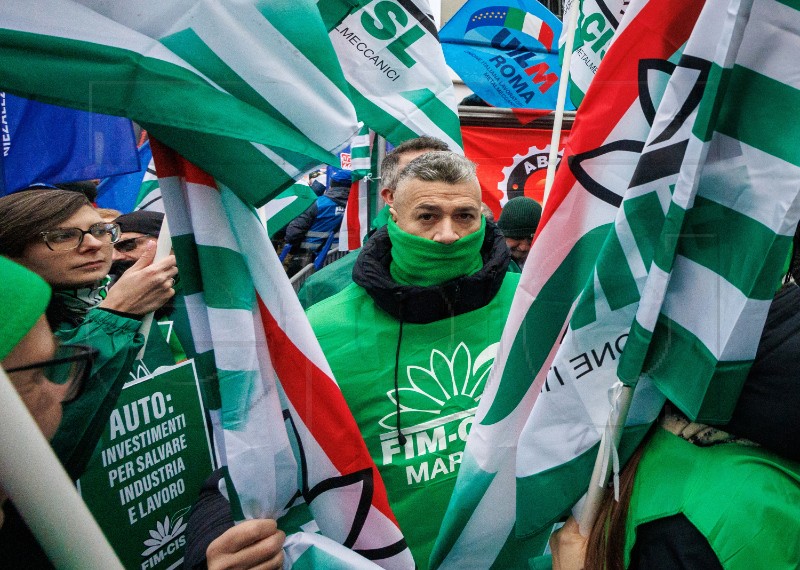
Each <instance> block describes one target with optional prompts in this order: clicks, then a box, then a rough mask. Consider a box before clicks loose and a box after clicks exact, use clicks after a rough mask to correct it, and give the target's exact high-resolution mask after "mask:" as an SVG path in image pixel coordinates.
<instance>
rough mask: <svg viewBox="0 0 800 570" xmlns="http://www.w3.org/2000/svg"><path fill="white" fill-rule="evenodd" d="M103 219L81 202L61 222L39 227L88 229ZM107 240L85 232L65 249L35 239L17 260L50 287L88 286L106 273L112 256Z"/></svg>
mask: <svg viewBox="0 0 800 570" xmlns="http://www.w3.org/2000/svg"><path fill="white" fill-rule="evenodd" d="M102 221H103V219H102V218H101V217H100V214H98V213H97V211H96V210H95V209H94V208H92V207H91V206H83V207H81V209H80V210H78V211H77V212H75V214H73V215H72V216H71V217H70V218H68V219H67V220H65V221H64V222H62V223H60V224H58V225H54V226H52V227H43V228H42V231H47V230H54V229H58V228H79V229H81V230H84V231H86V230H88V229H89V227H90V226H91V225H92V224H97V223H101V222H102ZM112 247H113V246H112V245H111V243H104V242H101V241H99V240H98V239H96V238H94V237H92V235H91V234H85V235H84V236H83V241H82V242H81V245H80V246H78V247H77V248H75V249H70V250H67V251H50V249H49V248H48V247H47V244H46V243H44V241H35V242H33V243H31V244H28V246H27V247H26V248H25V251H24V252H23V253H22V257H20V258H19V259H17V260H16V261H18V262H19V263H21V264H22V265H24V266H25V267H27V268H28V269H30V270H31V271H33V272H35V273H38V274H39V275H40V276H41V277H42V279H44V280H45V281H47V282H48V283H49V284H50V286H51V287H53V288H54V289H72V288H77V287H88V286H91V285H93V284H95V283H97V282H98V281H99V280H100V279H102V278H103V277H105V276H106V275H107V274H108V270H109V269H110V268H111V260H112V259H111V258H112Z"/></svg>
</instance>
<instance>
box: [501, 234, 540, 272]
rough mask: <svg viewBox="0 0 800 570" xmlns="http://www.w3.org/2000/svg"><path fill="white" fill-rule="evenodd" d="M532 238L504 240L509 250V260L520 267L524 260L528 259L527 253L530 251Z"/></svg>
mask: <svg viewBox="0 0 800 570" xmlns="http://www.w3.org/2000/svg"><path fill="white" fill-rule="evenodd" d="M532 241H533V238H523V239H516V238H510V237H507V238H506V245H507V246H508V249H510V250H511V259H513V260H514V261H516V262H517V265H519V266H520V267H522V266H523V265H524V264H525V260H526V259H527V258H528V253H529V252H530V250H531V242H532Z"/></svg>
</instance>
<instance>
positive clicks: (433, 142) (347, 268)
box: [297, 135, 450, 309]
mask: <svg viewBox="0 0 800 570" xmlns="http://www.w3.org/2000/svg"><path fill="white" fill-rule="evenodd" d="M435 150H450V149H449V148H448V147H447V143H446V142H444V141H443V140H440V139H437V138H436V137H430V136H427V135H426V136H421V137H417V138H415V139H410V140H407V141H405V142H403V143H401V144H399V145H397V146H396V147H395V148H394V149H392V151H391V152H389V153H387V154H386V156H385V157H384V158H383V161H381V169H380V181H381V192H380V194H381V198H382V199H383V200H384V202H387V203H388V202H389V200H391V196H392V195H393V194H394V191H395V187H396V186H397V176H398V175H399V174H400V171H401V170H403V168H405V167H406V165H407V164H408V163H409V162H411V161H412V160H414V159H415V158H417V157H418V156H420V155H421V154H425V153H426V152H431V151H435ZM388 210H389V206H386V207H384V208H383V209H381V211H380V212H378V215H377V216H375V219H374V220H373V221H372V225H371V227H370V230H371V233H372V232H374V231H375V230H378V229H380V228H382V227H383V226H385V225H386V223H387V222H388V221H389V211H388ZM360 251H361V250H360V249H356V250H353V251H351V252H350V253H348V254H347V255H345V256H344V257H342V258H341V259H338V260H336V261H335V262H333V263H331V264H330V265H327V266H325V267H323V268H322V269H320V270H319V271H317V272H316V273H314V274H312V275H311V276H310V277H309V278H308V279H306V281H305V283H303V286H302V287H300V290H299V291H298V292H297V296H298V298H299V299H300V304H301V305H302V306H303V308H304V309H308V308H309V307H310V306H311V305H313V304H315V303H319V302H320V301H322V300H323V299H327V298H328V297H330V296H332V295H335V294H336V293H338V292H339V291H341V290H342V289H344V288H345V287H347V286H348V285H350V283H352V282H353V266H354V265H355V263H356V258H357V257H358V254H359V252H360Z"/></svg>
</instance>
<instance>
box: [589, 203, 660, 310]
mask: <svg viewBox="0 0 800 570" xmlns="http://www.w3.org/2000/svg"><path fill="white" fill-rule="evenodd" d="M616 230H617V238H618V239H619V243H620V246H622V251H623V253H624V254H625V260H626V261H627V263H628V267H629V268H630V270H631V274H632V275H633V278H634V279H635V280H636V286H637V287H638V288H639V294H640V295H641V294H642V286H643V284H644V281H645V279H646V278H647V270H648V269H649V267H646V266H645V263H644V259H642V254H641V252H640V251H639V246H638V245H637V244H636V239H635V238H634V236H633V231H632V230H631V227H630V224H629V222H628V217H627V216H626V215H625V209H624V208H620V209H619V214H618V215H617V222H616ZM620 269H621V270H622V268H620ZM595 275H596V272H595ZM599 298H603V299H605V295H601V296H600V297H596V299H599Z"/></svg>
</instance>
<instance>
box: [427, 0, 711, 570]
mask: <svg viewBox="0 0 800 570" xmlns="http://www.w3.org/2000/svg"><path fill="white" fill-rule="evenodd" d="M699 10H700V7H699V6H698V5H696V3H691V2H686V1H684V2H681V3H680V6H678V5H676V4H675V3H674V2H670V1H666V0H649V1H644V0H643V1H639V2H634V3H633V5H632V6H631V7H630V8H629V10H628V13H627V14H626V18H625V20H623V22H622V24H621V32H620V35H619V37H618V38H617V40H616V41H615V43H614V45H613V46H612V47H611V49H610V51H609V54H608V57H607V58H606V59H605V60H604V64H603V66H602V67H601V68H600V70H599V71H598V77H597V81H596V82H594V83H593V84H592V86H591V87H590V89H589V92H588V93H587V95H586V100H585V101H584V103H583V105H582V106H581V108H580V109H579V110H578V112H577V114H576V117H575V122H574V124H573V127H572V130H571V131H570V138H569V141H568V143H567V147H566V149H565V151H564V158H563V159H562V168H560V169H559V170H558V172H557V174H556V179H555V184H554V187H553V189H552V192H551V195H550V198H549V200H548V202H547V204H546V206H545V209H544V212H543V217H542V221H541V222H540V226H539V231H538V232H537V235H536V239H535V242H534V247H533V248H532V250H531V253H530V255H529V258H528V262H527V263H526V270H524V271H523V275H522V279H521V280H520V285H519V288H518V290H517V294H516V296H515V299H514V302H513V304H512V308H511V312H510V314H509V320H508V322H507V324H506V327H505V330H504V332H503V337H502V339H501V342H500V347H499V349H498V357H497V360H496V362H495V365H494V369H493V370H492V376H491V377H490V380H489V382H488V383H487V387H486V391H485V393H484V396H483V398H482V399H481V403H480V405H479V407H478V412H477V415H476V421H475V424H474V425H473V428H472V432H471V434H470V438H469V440H468V441H467V448H466V452H465V458H464V462H463V464H462V467H461V472H460V473H459V479H458V482H457V484H456V488H455V491H454V493H453V498H452V499H451V502H450V506H449V507H448V513H447V515H446V517H445V524H444V525H443V528H442V531H441V533H440V535H439V538H438V540H437V545H436V548H435V549H434V553H433V556H432V565H434V566H435V567H436V566H438V567H443V568H448V567H456V566H458V565H459V564H462V563H466V561H467V560H478V561H479V562H478V563H479V564H480V565H481V566H484V567H489V566H491V565H492V564H494V563H497V561H498V560H501V559H502V557H503V556H506V555H510V554H511V553H512V552H513V551H514V550H515V546H514V545H515V542H516V541H518V540H519V539H518V538H517V534H521V533H518V530H519V529H517V528H515V527H516V525H515V521H516V518H517V508H518V507H517V488H516V486H517V481H516V475H517V471H518V469H519V466H518V457H517V446H518V443H519V438H520V434H521V432H522V429H523V426H524V425H525V423H526V421H527V420H528V417H529V416H530V415H531V412H532V410H534V409H535V408H538V407H541V408H543V409H544V408H545V407H546V406H547V405H548V403H549V402H552V401H553V397H552V396H551V394H556V395H559V393H557V392H555V391H550V392H548V389H551V387H553V386H560V385H561V382H560V380H559V378H558V375H559V374H563V371H562V370H561V369H557V370H554V369H552V368H551V364H552V362H553V359H554V357H555V354H556V352H557V351H558V349H559V346H560V344H561V343H562V338H563V337H564V334H565V333H566V334H569V333H568V325H569V320H570V317H571V314H572V311H573V308H574V305H575V303H576V302H577V300H578V297H579V296H580V295H581V291H582V290H583V289H584V286H585V285H586V284H587V283H593V282H594V274H595V264H596V263H597V258H598V254H599V252H600V251H601V248H602V246H603V244H604V242H605V240H606V237H607V235H608V233H609V231H610V230H611V228H612V224H613V221H614V219H615V216H616V212H617V208H618V206H619V204H620V203H621V201H622V195H623V194H624V192H625V190H626V188H627V185H628V182H629V180H630V178H631V176H632V174H633V171H634V169H635V167H636V164H637V160H638V158H639V153H640V152H641V150H642V148H643V147H644V141H645V140H646V137H647V136H648V134H649V132H650V128H651V122H652V120H653V115H654V111H653V110H652V109H653V108H654V105H655V106H657V104H658V101H659V100H660V93H662V92H663V89H664V87H665V83H666V81H665V77H668V72H669V71H670V70H671V68H673V67H674V63H670V62H669V59H670V58H673V57H674V56H675V54H676V52H677V51H678V50H679V49H680V48H681V46H682V45H683V44H684V42H685V41H686V39H687V38H688V37H689V34H690V32H691V29H692V27H693V24H694V21H695V19H696V18H697V14H698V13H699ZM656 30H657V32H656ZM660 70H663V71H660ZM641 73H644V76H645V77H647V78H648V80H647V81H642V82H640V81H639V78H640V74H641ZM605 276H606V273H603V277H605ZM629 324H630V320H629V321H628V325H629ZM613 340H614V341H615V340H616V339H613ZM622 340H623V341H624V339H622ZM620 346H621V347H622V346H623V345H622V344H621V345H620ZM580 352H581V351H578V353H576V356H577V355H578V354H579V353H580ZM598 355H599V353H598ZM590 356H591V355H590ZM614 357H615V358H616V354H615V355H614ZM605 358H606V361H607V362H610V361H611V360H612V359H611V358H610V356H608V355H606V357H605ZM576 363H577V361H576ZM576 363H573V364H572V366H575V364H576ZM581 371H582V370H578V372H574V371H573V374H577V373H580V372H581ZM540 392H541V394H540ZM564 394H565V393H564V392H561V393H560V395H562V396H563V395H564ZM570 394H574V392H569V393H567V394H566V395H567V396H568V395H570ZM545 395H546V396H548V397H546V398H543V396H545ZM604 397H605V394H604ZM537 398H539V399H540V400H543V401H537ZM534 403H536V406H535V407H534ZM542 404H545V405H544V406H543V405H542ZM572 405H573V403H569V404H564V406H565V407H566V408H568V409H571V407H572ZM582 407H583V405H582V404H581V408H582ZM559 409H560V408H559ZM554 415H555V414H554ZM603 419H604V420H605V418H603ZM567 435H568V434H563V433H560V434H559V438H558V439H557V440H556V439H553V440H552V442H551V444H550V447H554V448H556V450H558V454H557V457H558V458H562V456H563V454H564V453H566V454H569V453H570V451H569V448H568V447H564V446H561V442H562V441H563V438H564V437H566V436H567ZM542 454H543V455H544V451H543V452H542ZM542 461H545V459H542ZM565 461H568V460H566V459H565ZM553 462H554V463H555V464H556V465H557V464H559V463H560V459H553ZM589 468H590V470H591V465H590V466H589ZM587 482H588V476H587ZM568 490H569V491H570V495H569V496H567V495H562V492H561V489H556V488H551V489H548V491H547V493H546V496H547V497H548V498H550V499H552V500H553V502H554V503H557V504H555V505H553V506H552V510H553V511H554V513H552V514H550V515H548V517H547V518H548V521H551V520H555V519H556V518H557V517H558V516H560V515H561V514H562V513H563V512H564V511H565V510H567V509H568V508H569V507H571V506H572V504H574V502H575V501H576V500H577V499H578V498H579V497H580V494H581V493H582V492H583V491H581V492H579V493H578V494H577V495H576V496H573V494H572V493H573V491H572V490H571V489H568ZM584 491H585V488H584ZM526 497H527V498H528V499H529V498H530V495H526ZM559 501H561V502H559ZM545 526H546V525H545ZM540 529H541V527H540ZM535 534H536V533H535V532H528V533H526V535H527V536H533V535H535ZM497 537H503V540H497ZM517 548H519V547H517ZM537 554H540V552H527V553H525V552H523V553H522V555H527V556H534V555H537Z"/></svg>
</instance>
